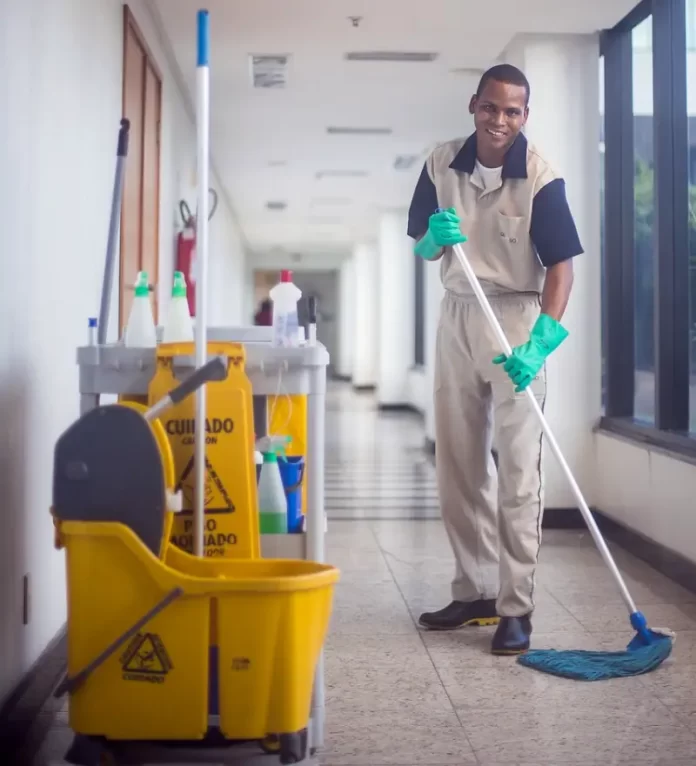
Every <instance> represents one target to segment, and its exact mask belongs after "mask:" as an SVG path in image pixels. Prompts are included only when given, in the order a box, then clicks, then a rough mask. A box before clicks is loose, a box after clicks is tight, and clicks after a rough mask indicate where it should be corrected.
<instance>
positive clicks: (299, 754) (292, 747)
mask: <svg viewBox="0 0 696 766" xmlns="http://www.w3.org/2000/svg"><path fill="white" fill-rule="evenodd" d="M308 744H309V735H308V732H307V729H302V731H298V732H297V733H295V734H281V735H280V762H281V764H288V763H302V761H304V760H305V758H306V757H307V745H308Z"/></svg>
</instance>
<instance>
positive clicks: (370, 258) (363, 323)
mask: <svg viewBox="0 0 696 766" xmlns="http://www.w3.org/2000/svg"><path fill="white" fill-rule="evenodd" d="M378 279H379V269H378V262H377V248H376V247H375V246H374V245H372V244H359V245H356V247H355V251H354V253H353V298H354V303H353V317H354V322H353V330H352V344H353V354H352V356H353V385H354V386H355V387H356V388H369V387H373V386H375V385H376V384H377V354H378V350H379V346H378V336H377V323H378V312H377V299H378V298H377V296H378V289H379V288H378Z"/></svg>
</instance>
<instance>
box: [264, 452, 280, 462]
mask: <svg viewBox="0 0 696 766" xmlns="http://www.w3.org/2000/svg"><path fill="white" fill-rule="evenodd" d="M263 462H264V463H277V462H278V455H276V453H275V452H264V453H263Z"/></svg>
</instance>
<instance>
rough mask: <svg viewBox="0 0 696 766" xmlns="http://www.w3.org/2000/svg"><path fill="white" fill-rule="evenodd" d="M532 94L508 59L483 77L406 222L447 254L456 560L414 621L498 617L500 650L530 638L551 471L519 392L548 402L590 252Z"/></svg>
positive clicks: (442, 456)
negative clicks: (460, 135)
mask: <svg viewBox="0 0 696 766" xmlns="http://www.w3.org/2000/svg"><path fill="white" fill-rule="evenodd" d="M529 93H530V88H529V83H528V82H527V79H526V77H525V76H524V74H523V73H522V72H521V71H520V70H519V69H517V68H515V67H513V66H510V65H507V64H503V65H499V66H495V67H493V68H492V69H489V70H488V71H487V72H486V73H485V74H484V75H483V77H482V78H481V82H480V84H479V87H478V90H477V92H476V95H475V96H473V97H472V99H471V102H470V104H469V111H470V113H471V114H472V115H473V117H474V125H475V128H476V130H475V133H473V134H472V135H471V136H470V137H469V138H468V139H466V140H456V141H450V142H449V143H446V144H444V145H442V146H439V147H438V148H437V149H435V150H434V152H433V153H432V154H431V155H430V157H429V158H428V160H427V161H426V163H425V166H424V168H423V171H422V173H421V176H420V179H419V181H418V184H417V186H416V189H415V192H414V195H413V201H412V203H411V208H410V210H409V222H408V234H409V236H411V237H412V238H413V239H414V240H416V243H415V252H416V254H417V255H418V256H419V257H421V258H424V259H425V260H427V261H435V260H440V259H441V267H440V268H441V278H442V281H443V285H444V288H445V297H444V299H443V302H442V307H441V317H440V323H439V327H438V332H437V343H436V352H435V353H436V359H435V392H434V397H435V429H436V445H437V461H436V462H437V476H438V486H439V493H440V504H441V509H442V517H443V521H444V524H445V527H446V529H447V533H448V536H449V539H450V543H451V545H452V549H453V551H454V556H455V560H456V572H455V577H454V580H453V582H452V598H453V601H452V603H451V604H449V606H447V607H445V608H444V609H442V610H440V611H438V612H431V613H426V614H423V615H422V616H421V618H420V624H421V625H422V626H423V627H425V628H428V629H431V630H453V629H456V628H461V627H464V626H468V625H495V624H497V625H498V628H497V630H496V632H495V635H494V637H493V644H492V651H493V653H494V654H519V653H521V652H524V651H526V650H527V649H528V648H529V644H530V635H531V632H532V624H531V616H532V612H533V610H534V582H535V569H536V565H537V558H538V553H539V547H540V543H541V515H542V506H543V477H542V432H541V428H540V426H539V423H538V421H537V419H536V417H535V415H534V413H533V411H532V408H531V407H530V406H529V402H528V401H527V399H526V395H525V389H526V388H527V386H531V388H532V391H533V392H534V394H535V396H536V397H537V400H538V401H539V403H540V404H541V405H542V406H543V403H544V398H545V394H546V378H545V367H544V362H545V359H546V358H547V357H548V355H549V354H550V353H551V352H552V351H554V350H555V349H556V348H557V347H558V346H559V345H560V344H561V343H562V342H563V340H564V339H565V338H566V336H567V334H568V333H567V331H566V330H565V329H564V327H563V326H562V325H561V323H560V322H561V319H562V317H563V313H564V311H565V308H566V305H567V303H568V298H569V296H570V292H571V287H572V284H573V266H572V258H573V257H574V256H576V255H579V254H580V253H582V252H583V251H582V246H581V244H580V240H579V238H578V233H577V230H576V227H575V223H574V221H573V217H572V215H571V212H570V209H569V207H568V202H567V200H566V194H565V183H564V181H563V179H562V178H560V177H558V176H557V175H556V173H555V172H554V171H553V170H552V168H551V167H550V166H549V164H548V163H547V162H546V161H545V160H544V159H543V158H542V157H541V156H540V155H539V153H538V152H537V149H536V148H535V147H534V146H532V145H531V144H529V143H528V142H527V140H526V138H525V136H524V135H523V133H522V132H521V131H522V127H523V126H524V125H525V123H526V122H527V117H528V114H529ZM438 209H440V210H441V212H436V211H437V210H438ZM460 224H461V226H460ZM462 232H463V233H462ZM464 235H466V236H464ZM461 242H466V245H465V246H464V247H465V251H466V254H467V257H468V259H469V261H470V263H471V265H472V267H473V270H474V272H475V274H476V276H477V277H478V279H479V280H480V282H481V286H482V287H483V289H484V291H485V293H486V295H487V297H488V299H489V301H490V302H491V304H492V306H493V309H494V311H495V313H496V315H497V317H498V320H499V321H500V324H501V326H502V328H503V331H504V332H505V334H506V336H507V338H508V340H509V342H510V345H511V346H512V348H513V353H512V355H511V356H510V358H506V357H505V356H504V355H503V354H501V351H502V349H501V348H500V347H499V344H498V343H497V341H496V338H495V336H494V334H493V332H492V330H491V329H490V327H489V325H488V323H487V321H486V319H485V316H484V315H483V312H482V311H481V310H480V308H479V305H478V302H477V300H476V297H475V295H474V293H473V290H472V289H471V286H470V285H469V282H468V280H467V278H466V275H465V273H464V271H463V270H462V268H461V266H460V264H459V262H458V260H457V257H456V256H455V254H454V253H453V251H452V247H451V246H452V245H454V244H455V243H461ZM494 428H495V445H496V449H497V453H498V469H497V471H496V467H495V465H494V462H493V458H492V454H491V447H492V444H493V435H494V434H493V430H494Z"/></svg>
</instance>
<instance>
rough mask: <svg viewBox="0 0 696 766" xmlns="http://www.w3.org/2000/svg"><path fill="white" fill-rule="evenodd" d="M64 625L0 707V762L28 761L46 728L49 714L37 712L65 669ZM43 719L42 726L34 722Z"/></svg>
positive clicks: (12, 765) (9, 765) (14, 765)
mask: <svg viewBox="0 0 696 766" xmlns="http://www.w3.org/2000/svg"><path fill="white" fill-rule="evenodd" d="M67 651H68V641H67V634H66V630H65V627H63V628H61V630H60V631H59V632H58V633H57V635H56V637H55V638H54V639H53V641H51V643H50V644H49V645H48V646H47V647H46V649H45V650H44V651H43V653H42V654H41V656H40V657H39V659H38V660H37V661H36V662H35V663H34V665H33V667H32V668H31V669H30V670H29V672H28V673H27V674H26V675H25V676H24V678H23V679H22V680H21V681H20V682H19V684H17V687H16V688H15V690H14V691H13V692H12V693H11V694H10V696H9V697H8V698H7V700H6V701H5V703H4V705H3V706H2V708H1V709H0V763H1V764H3V766H24V764H27V765H28V764H31V762H32V759H33V756H34V754H35V752H36V751H37V750H38V748H39V746H40V744H41V742H42V740H43V739H44V736H45V734H46V732H47V731H48V728H49V727H50V725H51V718H50V716H40V715H39V714H40V713H41V712H42V710H44V707H45V705H46V702H47V700H49V698H50V697H51V695H52V694H53V692H54V690H55V688H56V687H57V686H58V683H59V682H60V680H61V678H62V677H63V675H64V674H65V672H66V670H67V665H68V661H67ZM42 719H45V720H43V723H44V726H41V725H37V722H39V723H40V722H41V721H42Z"/></svg>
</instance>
